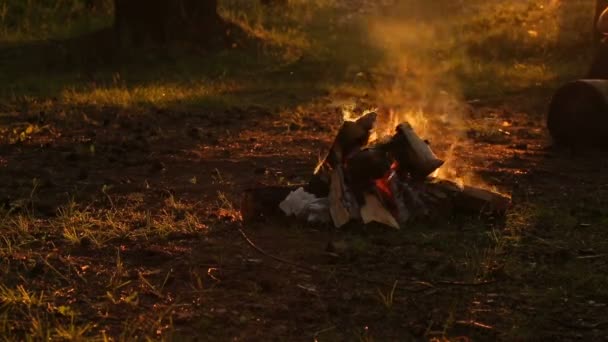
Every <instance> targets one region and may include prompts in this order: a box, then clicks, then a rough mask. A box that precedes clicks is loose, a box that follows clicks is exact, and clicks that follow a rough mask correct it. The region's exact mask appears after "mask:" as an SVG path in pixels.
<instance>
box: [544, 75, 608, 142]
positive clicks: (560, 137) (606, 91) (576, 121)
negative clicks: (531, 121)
mask: <svg viewBox="0 0 608 342" xmlns="http://www.w3.org/2000/svg"><path fill="white" fill-rule="evenodd" d="M547 127H548V129H549V132H550V133H551V136H552V138H553V140H554V142H555V143H557V144H558V145H564V146H599V147H608V80H577V81H574V82H569V83H567V84H565V85H564V86H562V87H561V88H559V89H558V90H557V91H556V92H555V94H554V95H553V99H552V100H551V104H550V105H549V114H548V116H547Z"/></svg>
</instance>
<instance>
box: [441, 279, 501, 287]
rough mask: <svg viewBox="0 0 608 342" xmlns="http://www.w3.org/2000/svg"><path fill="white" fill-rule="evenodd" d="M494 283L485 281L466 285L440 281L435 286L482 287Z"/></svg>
mask: <svg viewBox="0 0 608 342" xmlns="http://www.w3.org/2000/svg"><path fill="white" fill-rule="evenodd" d="M494 283H496V280H486V281H480V282H473V283H467V282H463V281H448V280H440V281H437V282H436V284H437V285H446V286H484V285H490V284H494Z"/></svg>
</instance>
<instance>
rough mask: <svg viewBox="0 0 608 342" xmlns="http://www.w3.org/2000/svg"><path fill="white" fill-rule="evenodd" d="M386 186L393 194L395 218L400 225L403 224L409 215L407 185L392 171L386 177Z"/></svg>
mask: <svg viewBox="0 0 608 342" xmlns="http://www.w3.org/2000/svg"><path fill="white" fill-rule="evenodd" d="M388 186H389V188H390V190H391V193H392V195H393V201H394V202H395V208H396V209H397V219H398V221H399V224H400V225H401V226H405V224H406V223H407V221H408V220H409V219H410V217H411V213H410V210H408V207H407V205H406V196H407V195H409V189H408V188H409V187H408V186H407V184H404V183H403V182H401V181H400V180H399V177H398V176H397V173H395V172H394V171H393V172H392V174H391V176H390V177H389V178H388Z"/></svg>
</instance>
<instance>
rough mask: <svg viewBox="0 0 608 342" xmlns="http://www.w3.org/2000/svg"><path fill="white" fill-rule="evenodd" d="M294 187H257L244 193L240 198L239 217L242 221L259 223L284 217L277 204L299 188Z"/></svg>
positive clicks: (297, 186) (298, 186)
mask: <svg viewBox="0 0 608 342" xmlns="http://www.w3.org/2000/svg"><path fill="white" fill-rule="evenodd" d="M300 187H301V186H300V185H294V186H259V187H256V188H251V189H247V190H245V191H244V194H243V197H242V198H241V216H242V217H243V221H245V222H252V221H260V220H263V219H265V218H268V217H282V216H285V215H284V214H283V213H282V212H281V209H280V208H279V204H280V203H281V202H282V201H283V200H284V199H285V197H287V195H289V193H290V192H292V191H295V190H297V189H298V188H300Z"/></svg>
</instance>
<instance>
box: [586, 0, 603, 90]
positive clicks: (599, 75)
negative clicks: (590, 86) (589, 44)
mask: <svg viewBox="0 0 608 342" xmlns="http://www.w3.org/2000/svg"><path fill="white" fill-rule="evenodd" d="M606 8H608V0H596V6H595V19H594V20H593V32H594V36H593V39H594V46H595V56H594V58H593V61H592V63H591V69H590V70H589V74H588V75H587V77H588V78H596V79H608V42H607V41H606V38H605V34H604V33H602V32H600V31H599V30H598V19H599V17H600V15H601V14H602V12H603V11H604V10H605V9H606Z"/></svg>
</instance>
